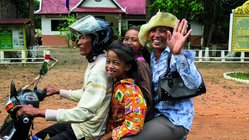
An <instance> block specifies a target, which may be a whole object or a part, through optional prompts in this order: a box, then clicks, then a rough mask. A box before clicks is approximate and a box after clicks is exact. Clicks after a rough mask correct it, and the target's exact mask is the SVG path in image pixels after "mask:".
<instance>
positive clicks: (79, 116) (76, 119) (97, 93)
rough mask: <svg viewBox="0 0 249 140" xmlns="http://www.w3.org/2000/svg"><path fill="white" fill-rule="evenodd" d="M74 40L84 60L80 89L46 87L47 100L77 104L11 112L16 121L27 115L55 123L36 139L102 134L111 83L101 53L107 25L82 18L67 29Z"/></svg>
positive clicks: (110, 35) (107, 42)
mask: <svg viewBox="0 0 249 140" xmlns="http://www.w3.org/2000/svg"><path fill="white" fill-rule="evenodd" d="M69 28H70V30H71V31H72V33H73V34H74V35H76V36H77V37H78V39H79V40H78V42H77V45H78V47H79V50H80V54H81V55H82V56H85V57H86V59H87V60H88V64H87V69H86V72H85V75H84V83H83V87H82V89H79V90H72V91H71V90H62V89H58V88H55V87H51V86H49V87H46V88H45V90H46V91H47V96H51V95H54V94H59V95H60V96H61V97H64V98H67V99H70V100H73V101H77V102H78V105H77V106H76V107H74V108H71V109H58V110H53V109H38V108H34V107H33V106H31V105H19V106H17V107H15V108H14V110H18V111H17V117H21V116H22V115H24V114H26V115H30V116H33V117H43V118H45V119H46V120H47V121H57V122H58V123H56V124H54V125H52V126H50V127H48V128H46V129H44V130H42V131H40V132H38V133H37V134H36V136H37V137H38V138H41V139H44V138H45V137H46V136H47V135H48V136H49V137H50V140H55V139H56V140H58V139H60V140H68V139H70V140H73V139H96V138H97V137H98V136H100V135H102V134H104V132H105V127H106V121H107V119H108V112H109V105H110V100H111V92H112V91H111V82H110V81H109V78H108V77H107V74H106V71H105V62H106V56H105V53H104V50H105V48H106V47H108V46H109V45H110V44H111V42H112V41H113V31H112V29H111V27H110V25H109V24H108V23H107V22H106V21H105V20H102V19H98V18H95V17H93V16H91V15H88V16H85V17H83V18H81V19H79V20H77V21H76V22H75V23H73V24H72V25H70V26H69Z"/></svg>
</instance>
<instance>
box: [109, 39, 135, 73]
mask: <svg viewBox="0 0 249 140" xmlns="http://www.w3.org/2000/svg"><path fill="white" fill-rule="evenodd" d="M107 51H113V52H115V53H116V55H117V56H118V58H119V59H121V60H122V61H124V62H125V64H128V65H131V69H130V70H129V71H127V75H128V76H129V77H130V78H134V75H135V74H137V61H136V58H135V55H134V53H133V50H132V48H131V47H130V46H128V45H125V44H123V43H122V42H121V41H115V42H113V43H112V44H111V45H110V46H109V47H108V48H107Z"/></svg>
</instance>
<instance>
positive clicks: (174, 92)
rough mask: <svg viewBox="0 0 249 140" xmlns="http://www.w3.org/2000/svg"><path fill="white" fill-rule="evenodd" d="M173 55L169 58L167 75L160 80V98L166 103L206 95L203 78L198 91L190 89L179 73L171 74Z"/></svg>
mask: <svg viewBox="0 0 249 140" xmlns="http://www.w3.org/2000/svg"><path fill="white" fill-rule="evenodd" d="M170 60H171V53H170V54H169V56H168V59H167V61H168V63H167V64H168V65H167V70H166V73H165V74H163V75H161V76H160V77H159V80H158V97H159V99H160V100H164V101H174V100H181V99H187V98H191V97H195V96H198V95H201V94H204V93H206V86H205V84H204V81H203V78H202V83H201V85H200V86H199V87H198V88H196V89H189V88H188V87H187V86H186V85H185V84H184V82H183V80H182V78H181V76H180V75H179V73H178V72H177V71H174V72H170Z"/></svg>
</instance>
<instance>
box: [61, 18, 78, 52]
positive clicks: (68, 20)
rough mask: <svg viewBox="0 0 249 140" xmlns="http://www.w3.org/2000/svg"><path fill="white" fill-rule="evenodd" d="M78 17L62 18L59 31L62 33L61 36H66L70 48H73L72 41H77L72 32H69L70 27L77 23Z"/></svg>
mask: <svg viewBox="0 0 249 140" xmlns="http://www.w3.org/2000/svg"><path fill="white" fill-rule="evenodd" d="M76 17H77V15H67V16H62V18H63V22H62V23H61V24H59V27H58V30H59V31H60V36H61V37H64V36H65V34H66V38H65V39H66V42H68V44H67V45H68V47H72V41H74V40H75V38H74V36H73V35H72V33H71V32H69V25H71V24H72V23H74V22H75V21H76Z"/></svg>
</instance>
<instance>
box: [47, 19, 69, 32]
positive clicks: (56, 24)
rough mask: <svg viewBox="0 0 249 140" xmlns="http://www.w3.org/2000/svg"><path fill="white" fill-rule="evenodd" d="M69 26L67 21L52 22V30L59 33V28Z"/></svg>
mask: <svg viewBox="0 0 249 140" xmlns="http://www.w3.org/2000/svg"><path fill="white" fill-rule="evenodd" d="M62 26H63V27H64V26H68V25H67V22H66V20H51V30H52V31H59V27H62Z"/></svg>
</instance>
